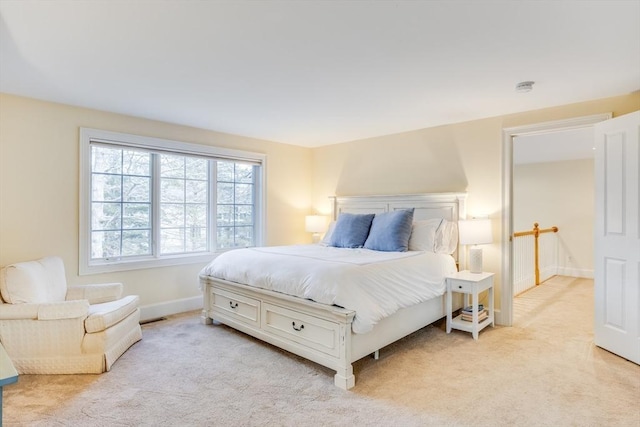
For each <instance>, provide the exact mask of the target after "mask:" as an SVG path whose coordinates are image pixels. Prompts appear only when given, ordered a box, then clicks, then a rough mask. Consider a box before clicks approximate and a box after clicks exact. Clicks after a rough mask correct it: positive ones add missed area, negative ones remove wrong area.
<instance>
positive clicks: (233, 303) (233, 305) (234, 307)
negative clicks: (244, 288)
mask: <svg viewBox="0 0 640 427" xmlns="http://www.w3.org/2000/svg"><path fill="white" fill-rule="evenodd" d="M229 307H231V308H233V309H236V308H238V303H237V302H233V301H229Z"/></svg>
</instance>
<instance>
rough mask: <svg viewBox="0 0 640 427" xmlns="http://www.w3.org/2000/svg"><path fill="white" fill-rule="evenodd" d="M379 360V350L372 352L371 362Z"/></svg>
mask: <svg viewBox="0 0 640 427" xmlns="http://www.w3.org/2000/svg"><path fill="white" fill-rule="evenodd" d="M378 359H380V350H376V351H374V352H373V360H378Z"/></svg>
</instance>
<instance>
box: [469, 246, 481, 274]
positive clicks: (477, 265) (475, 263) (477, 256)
mask: <svg viewBox="0 0 640 427" xmlns="http://www.w3.org/2000/svg"><path fill="white" fill-rule="evenodd" d="M469 271H470V272H472V273H482V248H476V247H473V248H469Z"/></svg>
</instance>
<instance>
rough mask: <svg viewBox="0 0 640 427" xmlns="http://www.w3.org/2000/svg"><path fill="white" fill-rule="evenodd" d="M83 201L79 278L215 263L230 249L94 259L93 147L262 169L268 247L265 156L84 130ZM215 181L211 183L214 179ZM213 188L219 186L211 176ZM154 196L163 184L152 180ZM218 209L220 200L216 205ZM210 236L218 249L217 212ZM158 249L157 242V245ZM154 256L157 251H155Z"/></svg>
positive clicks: (259, 239)
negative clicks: (134, 257)
mask: <svg viewBox="0 0 640 427" xmlns="http://www.w3.org/2000/svg"><path fill="white" fill-rule="evenodd" d="M79 141H80V185H79V192H80V201H79V208H80V212H79V263H78V264H79V274H80V275H88V274H99V273H109V272H117V271H127V270H137V269H144V268H156V267H165V266H171V265H183V264H192V263H204V262H208V261H211V260H212V259H213V258H214V257H215V256H216V254H219V253H221V252H224V251H226V250H229V249H214V250H209V251H206V252H198V253H196V254H169V255H160V252H159V251H158V252H156V253H155V254H152V255H150V256H149V257H147V258H145V259H120V260H117V261H105V260H92V259H91V253H90V251H91V174H92V170H91V168H92V166H91V164H92V162H91V144H92V143H99V144H103V145H112V146H114V147H122V148H139V149H143V150H147V151H152V152H156V153H164V154H176V155H193V156H199V157H207V158H209V159H211V160H222V161H234V162H246V163H250V164H253V165H257V166H259V167H258V168H256V169H257V173H256V176H255V194H254V203H255V205H254V207H255V213H254V215H255V221H256V224H255V245H256V246H262V245H264V239H265V229H266V214H265V213H266V197H265V196H266V163H267V156H266V155H265V154H261V153H254V152H249V151H241V150H234V149H229V148H221V147H215V146H209V145H201V144H194V143H188V142H181V141H174V140H168V139H162V138H155V137H148V136H140V135H132V134H126V133H119V132H112V131H105V130H100V129H91V128H82V127H81V128H80V137H79ZM212 178H214V179H213V181H211V179H212ZM209 185H216V182H215V177H212V176H211V175H210V177H209ZM152 186H153V187H154V188H153V190H152V193H153V194H154V195H156V196H157V194H158V193H156V191H158V186H159V182H155V180H153V179H152ZM212 202H213V204H214V205H215V203H216V200H213V201H212ZM151 215H152V218H153V219H152V223H153V224H154V225H153V226H152V230H154V231H155V229H156V227H157V226H158V225H157V224H159V223H158V222H157V220H158V215H159V213H158V212H156V211H155V210H154V209H153V208H152V212H151ZM209 233H210V238H211V245H212V247H216V211H215V209H214V210H213V211H211V212H210V217H209ZM153 244H154V245H155V244H156V242H155V241H154V242H153ZM152 252H153V251H152Z"/></svg>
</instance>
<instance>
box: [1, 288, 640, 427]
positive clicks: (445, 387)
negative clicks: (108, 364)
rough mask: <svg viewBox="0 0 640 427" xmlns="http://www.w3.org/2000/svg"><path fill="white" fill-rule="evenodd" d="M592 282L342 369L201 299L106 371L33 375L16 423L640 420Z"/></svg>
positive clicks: (533, 297) (631, 379)
mask: <svg viewBox="0 0 640 427" xmlns="http://www.w3.org/2000/svg"><path fill="white" fill-rule="evenodd" d="M592 305H593V282H592V281H590V280H582V279H572V278H567V277H558V278H555V279H552V280H551V281H548V282H546V283H545V284H543V285H541V286H539V287H538V288H535V289H533V290H532V291H529V292H527V293H525V294H523V295H522V296H521V297H519V298H517V299H516V302H515V312H516V314H517V317H516V326H514V327H511V328H501V327H496V328H487V329H485V330H484V331H482V332H481V334H480V339H479V340H478V341H477V342H476V341H473V339H472V338H471V335H470V334H468V333H465V332H460V331H454V332H452V333H451V334H449V335H447V334H446V333H445V332H444V324H443V322H439V323H437V324H436V325H432V326H429V327H427V328H424V329H423V330H420V331H418V332H416V333H414V334H412V335H411V336H409V337H407V338H405V339H403V340H401V341H399V342H398V343H396V344H393V345H391V346H389V347H387V348H385V349H383V350H382V351H381V354H380V360H377V361H375V360H373V359H372V358H365V359H362V360H361V361H358V362H357V363H356V364H355V365H354V368H355V373H356V387H355V388H353V389H352V390H350V391H343V390H340V389H338V388H336V387H334V386H333V372H332V371H330V370H328V369H325V368H323V367H321V366H318V365H316V364H314V363H311V362H308V361H305V360H303V359H301V358H299V357H296V356H293V355H291V354H289V353H286V352H284V351H281V350H278V349H276V348H274V347H272V346H270V345H267V344H264V343H261V342H259V341H257V340H255V339H253V338H251V337H248V336H246V335H244V334H241V333H239V332H236V331H234V330H232V329H230V328H228V327H226V326H213V325H208V326H205V325H202V324H201V323H200V319H199V314H198V313H195V312H191V313H185V314H182V315H178V316H172V317H170V318H169V319H167V320H165V321H161V322H156V323H151V324H148V325H145V326H144V328H143V340H142V341H141V342H139V343H137V344H135V345H134V346H133V347H132V348H131V349H129V351H127V352H126V353H125V354H124V355H123V356H122V357H121V358H120V359H119V360H118V362H116V363H115V365H114V366H113V368H112V369H111V371H110V372H108V373H106V374H102V375H68V376H67V375H22V376H20V379H19V381H18V383H17V384H14V385H10V386H7V387H5V395H4V403H5V405H4V422H5V425H6V426H162V425H167V426H169V425H170V426H222V425H224V426H263V425H268V426H272V425H273V426H338V425H353V426H368V425H371V426H373V425H376V426H380V425H384V426H474V427H478V426H516V425H517V426H635V427H637V426H640V407H639V405H638V402H640V367H639V366H637V365H635V364H633V363H631V362H628V361H625V360H623V359H621V358H619V357H617V356H615V355H613V354H610V353H608V352H606V351H604V350H602V349H599V348H597V347H595V346H594V344H593V334H592V329H593V307H592Z"/></svg>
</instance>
